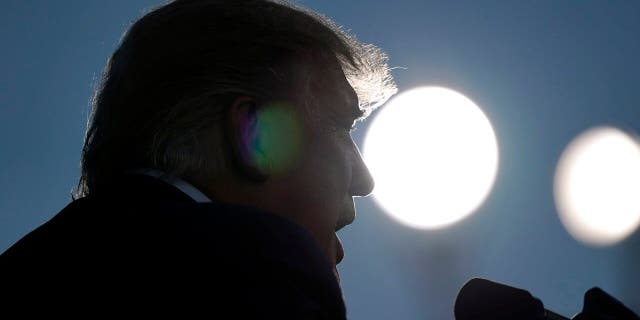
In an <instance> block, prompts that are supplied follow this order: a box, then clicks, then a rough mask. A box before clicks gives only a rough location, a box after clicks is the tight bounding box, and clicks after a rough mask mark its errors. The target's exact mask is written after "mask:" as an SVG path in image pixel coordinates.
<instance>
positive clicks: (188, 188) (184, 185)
mask: <svg viewBox="0 0 640 320" xmlns="http://www.w3.org/2000/svg"><path fill="white" fill-rule="evenodd" d="M133 172H134V173H138V174H144V175H147V176H150V177H154V178H157V179H160V180H162V181H164V182H166V183H168V184H170V185H172V186H174V187H176V188H178V190H180V191H182V192H183V193H184V194H186V195H188V196H189V197H191V199H193V200H194V201H195V202H198V203H208V202H212V201H211V199H209V197H207V196H206V195H205V194H204V193H202V192H201V191H200V190H198V188H196V187H194V186H193V185H192V184H190V183H189V182H187V181H184V180H182V179H180V178H179V177H176V176H173V175H170V174H167V173H166V172H164V171H162V170H159V169H153V168H143V169H137V170H133Z"/></svg>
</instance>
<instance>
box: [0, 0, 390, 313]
mask: <svg viewBox="0 0 640 320" xmlns="http://www.w3.org/2000/svg"><path fill="white" fill-rule="evenodd" d="M394 92H395V86H394V84H393V80H392V78H391V77H390V75H389V70H388V67H387V64H386V56H385V55H384V53H382V52H381V51H380V50H379V49H377V48H376V47H374V46H371V45H364V44H361V43H359V42H358V41H356V40H355V39H354V38H353V37H352V36H350V35H348V34H347V33H345V32H344V31H342V30H341V29H340V28H338V27H337V26H336V25H335V24H334V23H332V22H331V21H330V20H328V19H326V18H324V17H322V16H320V15H318V14H316V13H314V12H312V11H309V10H306V9H302V8H298V7H295V6H292V5H290V4H286V3H282V2H275V1H265V0H229V1H222V0H191V1H188V0H178V1H173V2H170V3H168V4H167V5H164V6H162V7H159V8H157V9H155V10H153V11H151V12H150V13H148V14H146V15H145V16H144V17H142V18H141V19H140V20H138V21H137V22H136V23H134V24H133V26H132V27H131V28H130V29H129V30H128V32H127V33H126V35H125V36H124V37H123V39H122V41H121V43H120V45H119V47H118V48H117V50H116V51H115V52H114V54H113V56H112V57H111V58H110V59H109V61H108V64H107V67H106V70H105V73H104V78H103V80H102V83H101V86H100V87H99V88H98V90H97V91H96V95H95V97H94V99H93V113H92V117H91V119H90V121H89V126H88V130H87V134H86V139H85V144H84V147H83V150H82V161H81V164H82V172H81V177H80V181H79V184H78V188H77V192H76V194H75V196H74V201H72V202H71V203H70V204H69V205H68V206H67V207H66V208H64V209H63V210H62V211H61V212H60V213H58V214H57V215H56V216H54V217H53V218H52V219H51V220H50V221H48V222H46V223H45V224H43V225H42V226H40V227H39V228H37V229H35V230H34V231H32V232H31V233H29V234H28V235H26V236H25V237H24V238H22V239H20V240H19V241H18V242H16V243H15V244H14V245H13V246H12V247H11V248H9V249H8V250H7V251H5V252H4V253H3V254H2V255H1V256H0V277H1V281H0V284H1V287H2V289H3V290H4V294H5V295H7V296H9V297H10V298H9V299H8V300H5V302H7V305H9V303H11V302H12V301H18V302H29V303H31V304H34V305H40V304H41V303H51V302H55V303H56V304H57V306H56V309H51V310H66V311H69V310H75V311H77V310H78V308H84V307H91V308H93V310H94V311H98V313H101V312H108V313H110V312H113V311H124V310H129V309H130V308H133V309H134V310H136V311H139V312H140V311H142V312H145V313H146V314H154V315H155V314H161V313H164V312H165V311H174V310H182V311H184V312H187V313H191V312H194V311H197V312H199V313H201V314H203V316H212V315H213V316H218V317H220V318H225V319H243V318H260V319H343V318H345V307H344V303H343V301H342V295H341V291H340V287H339V280H338V277H337V271H336V267H335V266H336V264H338V263H339V262H340V260H341V259H342V257H343V250H342V246H341V244H340V241H339V240H338V238H337V236H336V231H338V230H340V229H341V228H343V227H344V226H346V225H348V224H350V223H351V222H352V221H353V220H354V218H355V210H354V204H353V199H352V198H353V197H355V196H364V195H367V194H368V193H370V192H371V190H372V188H373V181H372V178H371V176H370V175H369V172H368V170H367V168H366V166H365V164H364V163H363V161H362V159H361V156H360V153H359V151H358V149H357V147H356V146H355V144H354V142H353V141H352V139H351V137H350V130H351V127H352V125H353V124H354V122H355V121H356V120H358V119H361V118H363V117H365V116H366V115H368V113H369V112H370V111H371V110H372V109H373V108H375V107H376V106H377V105H379V104H380V103H382V102H384V101H385V100H386V99H388V98H389V97H390V96H391V95H392V94H393V93H394ZM24 311H27V312H28V311H30V310H29V309H25V310H24ZM31 311H33V310H31Z"/></svg>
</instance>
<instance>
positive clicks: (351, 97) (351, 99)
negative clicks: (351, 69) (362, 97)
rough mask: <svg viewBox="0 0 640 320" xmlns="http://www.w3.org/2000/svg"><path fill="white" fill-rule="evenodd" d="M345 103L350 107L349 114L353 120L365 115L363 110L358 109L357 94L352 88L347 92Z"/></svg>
mask: <svg viewBox="0 0 640 320" xmlns="http://www.w3.org/2000/svg"><path fill="white" fill-rule="evenodd" d="M347 101H348V102H347V103H348V104H349V107H350V108H351V116H352V117H353V120H357V119H359V118H361V117H363V116H364V115H365V112H364V110H361V109H360V104H359V103H358V95H357V94H356V93H355V91H353V89H351V90H349V92H348V93H347Z"/></svg>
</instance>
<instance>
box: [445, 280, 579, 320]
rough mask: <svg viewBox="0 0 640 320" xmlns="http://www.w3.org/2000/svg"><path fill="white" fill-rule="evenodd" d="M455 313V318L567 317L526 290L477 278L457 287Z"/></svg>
mask: <svg viewBox="0 0 640 320" xmlns="http://www.w3.org/2000/svg"><path fill="white" fill-rule="evenodd" d="M454 314H455V319H456V320H485V319H486V320H514V319H519V320H569V318H567V317H564V316H562V315H559V314H557V313H555V312H552V311H549V310H547V309H545V308H544V306H543V304H542V302H541V301H540V300H539V299H537V298H535V297H534V296H532V295H531V294H530V293H529V292H527V291H525V290H522V289H518V288H514V287H510V286H507V285H504V284H500V283H496V282H493V281H489V280H485V279H480V278H474V279H471V280H469V281H467V283H465V285H464V286H463V287H462V289H460V292H459V293H458V296H457V298H456V302H455V308H454Z"/></svg>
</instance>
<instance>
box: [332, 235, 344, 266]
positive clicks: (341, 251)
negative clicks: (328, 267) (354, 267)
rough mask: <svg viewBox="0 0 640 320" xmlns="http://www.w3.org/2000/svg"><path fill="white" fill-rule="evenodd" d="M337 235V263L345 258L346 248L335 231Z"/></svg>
mask: <svg viewBox="0 0 640 320" xmlns="http://www.w3.org/2000/svg"><path fill="white" fill-rule="evenodd" d="M334 236H335V245H336V265H337V264H338V263H340V262H341V261H342V259H344V248H343V247H342V242H341V241H340V238H339V237H338V235H337V234H335V233H334Z"/></svg>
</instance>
